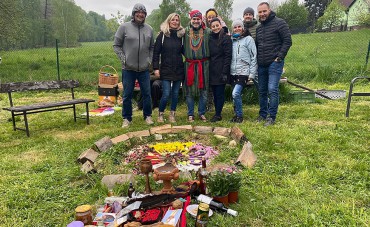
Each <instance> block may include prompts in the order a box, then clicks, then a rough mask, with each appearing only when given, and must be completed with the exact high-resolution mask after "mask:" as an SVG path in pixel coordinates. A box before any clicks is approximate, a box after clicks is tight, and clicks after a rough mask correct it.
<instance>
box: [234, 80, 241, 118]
mask: <svg viewBox="0 0 370 227" xmlns="http://www.w3.org/2000/svg"><path fill="white" fill-rule="evenodd" d="M243 88H244V87H243V86H242V85H240V84H235V86H234V88H233V92H232V95H233V103H234V112H235V115H236V116H237V117H243V102H242V93H243Z"/></svg>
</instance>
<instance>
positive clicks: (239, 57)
mask: <svg viewBox="0 0 370 227" xmlns="http://www.w3.org/2000/svg"><path fill="white" fill-rule="evenodd" d="M232 27H233V34H232V37H231V39H232V46H233V53H232V60H231V70H230V74H231V84H232V86H233V91H232V96H233V103H234V112H235V115H234V117H233V118H232V119H231V122H235V123H242V122H243V103H242V93H243V89H244V87H246V86H247V82H248V79H253V78H254V77H255V76H256V75H257V49H256V44H255V43H254V39H253V38H252V37H251V34H250V32H249V31H248V29H244V24H243V21H242V20H241V19H237V20H235V21H234V22H233V25H232Z"/></svg>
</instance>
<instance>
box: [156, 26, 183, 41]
mask: <svg viewBox="0 0 370 227" xmlns="http://www.w3.org/2000/svg"><path fill="white" fill-rule="evenodd" d="M171 30H172V29H170V31H171ZM161 32H163V34H165V35H166V36H167V37H168V36H170V34H167V32H166V26H165V25H163V24H162V25H161ZM184 35H185V28H183V27H182V26H180V27H179V28H178V29H177V37H179V38H181V37H183V36H184Z"/></svg>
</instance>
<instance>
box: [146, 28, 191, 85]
mask: <svg viewBox="0 0 370 227" xmlns="http://www.w3.org/2000/svg"><path fill="white" fill-rule="evenodd" d="M184 34H185V29H184V28H181V29H180V30H170V34H169V36H166V35H164V34H163V31H161V32H160V33H159V35H158V36H157V39H156V41H155V45H154V53H153V69H154V70H156V69H160V75H161V76H160V79H161V80H170V81H178V80H184V77H185V74H184V61H183V59H182V48H183V44H182V37H183V36H184Z"/></svg>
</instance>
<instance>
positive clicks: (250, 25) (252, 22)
mask: <svg viewBox="0 0 370 227" xmlns="http://www.w3.org/2000/svg"><path fill="white" fill-rule="evenodd" d="M243 22H244V27H245V28H250V27H253V26H254V25H256V24H257V23H258V21H257V20H256V19H255V18H253V20H252V21H243Z"/></svg>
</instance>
